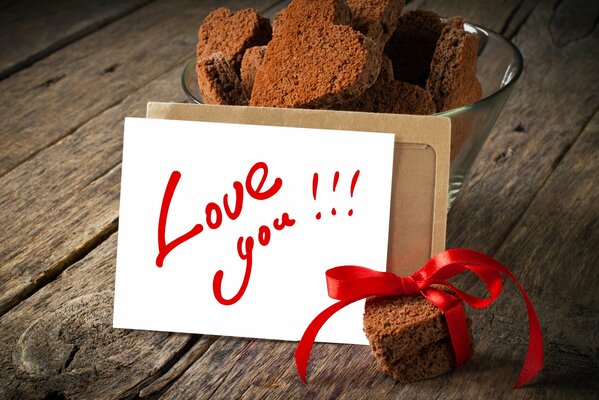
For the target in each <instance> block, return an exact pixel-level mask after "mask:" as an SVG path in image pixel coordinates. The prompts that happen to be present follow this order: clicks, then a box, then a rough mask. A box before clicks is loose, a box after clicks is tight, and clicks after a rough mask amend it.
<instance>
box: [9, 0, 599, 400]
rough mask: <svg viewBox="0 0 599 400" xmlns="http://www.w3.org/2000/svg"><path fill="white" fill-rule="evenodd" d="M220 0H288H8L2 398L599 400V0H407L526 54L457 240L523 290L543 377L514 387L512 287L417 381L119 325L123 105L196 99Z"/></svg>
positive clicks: (266, 3) (282, 351)
mask: <svg viewBox="0 0 599 400" xmlns="http://www.w3.org/2000/svg"><path fill="white" fill-rule="evenodd" d="M96 3H98V4H96ZM498 3H501V4H498ZM220 5H224V6H228V7H232V8H241V7H246V6H252V7H255V8H258V9H259V10H261V11H263V12H264V13H265V14H266V15H268V16H270V17H272V16H274V14H275V13H276V12H277V11H278V10H279V9H281V8H282V7H283V6H284V5H285V4H284V2H283V3H281V2H280V1H277V0H244V1H210V2H208V1H187V0H156V1H148V0H131V1H127V2H122V1H116V0H107V1H104V2H101V3H100V2H86V1H70V0H56V1H51V2H36V1H33V0H12V1H11V0H1V1H0V117H1V118H0V121H1V125H0V126H1V129H0V221H2V228H1V230H0V232H1V234H0V238H1V241H0V398H2V399H5V398H8V399H12V398H15V399H16V398H24V399H28V398H34V399H42V398H43V399H65V398H89V399H101V398H117V397H118V398H142V399H151V398H158V397H160V398H167V399H169V398H219V399H220V398H222V399H234V398H247V399H254V398H282V399H287V398H317V399H321V398H348V399H353V398H372V399H384V398H399V397H403V398H427V399H428V398H443V399H445V398H485V399H493V398H514V397H516V398H521V397H524V398H597V397H596V396H597V394H596V393H597V390H598V389H599V334H598V332H599V318H598V310H599V290H598V285H599V279H598V278H599V180H598V178H597V176H598V175H599V152H598V150H599V115H598V114H597V108H598V104H599V98H598V95H599V73H598V71H599V56H598V54H599V53H597V49H599V34H598V32H599V31H598V29H597V21H598V15H599V7H598V3H597V2H596V1H582V0H580V1H577V0H571V1H569V0H564V1H535V0H522V1H519V0H505V1H503V2H479V1H477V0H469V1H464V0H461V1H458V0H456V1H440V0H439V1H416V2H412V3H411V4H410V5H409V7H411V8H415V7H423V8H430V9H434V10H436V11H438V12H440V13H441V14H442V15H448V16H449V15H458V14H460V15H463V16H465V17H466V19H467V20H469V21H472V22H475V23H478V24H481V25H483V26H487V27H489V28H491V29H493V30H496V31H499V32H502V33H503V34H504V35H506V36H508V37H510V38H512V40H513V41H514V42H515V43H516V44H517V45H518V46H519V48H520V49H521V50H522V53H523V54H524V58H525V64H526V66H525V72H524V74H523V76H522V78H521V80H520V82H519V83H518V85H517V88H516V90H515V91H514V94H513V95H512V98H511V99H510V101H509V102H508V104H507V106H506V108H505V109H504V111H503V113H502V114H501V116H500V118H499V120H498V121H497V123H496V125H495V127H494V129H493V132H492V134H491V136H490V138H489V140H488V142H487V143H486V145H485V147H484V149H483V150H482V153H481V154H480V156H479V158H478V160H477V162H476V165H475V166H474V168H473V170H472V173H471V176H470V177H469V179H468V182H467V184H466V186H465V188H464V190H463V192H462V193H461V194H460V196H459V198H458V199H457V201H456V203H455V205H454V206H453V208H452V209H451V212H450V215H449V222H448V225H449V228H448V244H447V245H448V247H458V246H459V247H469V248H472V249H477V250H480V251H483V252H486V253H488V254H489V255H492V256H494V257H496V258H497V259H498V260H500V261H501V262H502V263H504V264H505V265H507V266H508V267H509V268H510V269H511V270H512V271H513V273H514V274H515V275H516V276H517V277H518V278H519V279H520V280H521V282H523V283H524V286H525V287H526V288H527V290H528V293H529V294H530V296H531V298H532V300H533V302H534V303H535V305H536V307H537V311H538V313H539V315H540V319H541V325H542V328H543V333H544V335H545V346H546V351H545V356H546V361H545V368H544V370H543V371H542V372H541V374H540V375H539V376H538V377H537V378H536V379H535V380H534V381H533V382H532V383H531V384H530V385H528V386H527V387H525V388H523V389H520V390H516V391H515V390H513V389H512V386H513V384H514V382H515V380H516V376H517V374H518V371H519V369H520V366H521V363H522V360H523V358H524V353H525V351H526V342H527V339H528V336H527V335H528V333H527V322H526V314H525V310H524V307H523V303H522V300H521V298H520V297H519V294H518V292H517V290H516V288H515V286H514V285H512V284H510V283H507V284H506V287H505V292H504V294H503V295H502V296H501V298H500V300H499V301H498V302H497V303H496V304H495V305H493V306H492V307H490V308H489V309H486V310H481V311H476V310H474V311H472V312H470V315H471V316H472V319H473V323H474V345H475V351H476V354H475V356H474V357H473V358H472V359H471V361H470V362H468V363H467V364H466V365H465V366H464V367H463V368H461V369H459V370H458V371H456V372H454V373H451V374H447V375H444V376H441V377H439V378H437V379H432V380H427V381H423V382H418V383H414V384H410V385H402V384H399V383H394V382H393V381H392V380H391V379H390V378H389V377H387V376H385V375H383V374H381V373H379V372H378V371H377V370H376V368H375V364H374V362H373V358H372V356H371V354H370V350H369V349H368V348H367V347H362V346H343V345H330V344H319V345H316V347H315V349H314V351H313V355H312V364H311V368H310V379H309V383H308V384H307V385H303V384H302V383H301V382H300V380H299V379H298V377H297V375H296V371H295V366H294V364H293V360H292V356H293V352H294V349H295V343H284V342H276V341H267V340H252V339H239V338H230V337H214V336H202V335H187V334H171V333H162V332H140V331H129V330H115V329H112V327H111V323H112V296H113V288H114V266H115V255H116V246H115V245H116V237H117V233H118V210H119V183H120V182H119V181H120V173H121V148H122V131H123V119H124V117H125V116H143V115H144V114H145V105H146V102H147V101H149V100H158V101H178V102H183V101H185V97H184V95H183V92H182V91H181V89H180V87H179V77H180V74H181V71H182V66H183V64H184V62H185V60H186V59H188V58H189V57H190V56H191V55H192V54H193V52H194V46H195V40H196V30H197V28H198V26H199V24H200V23H201V21H202V19H203V17H204V16H205V15H206V14H207V13H208V12H209V11H210V10H212V9H214V8H216V7H217V6H220ZM457 283H458V284H459V285H462V286H463V287H465V288H467V289H474V290H475V291H477V290H479V289H480V287H479V285H477V284H475V283H474V281H473V280H469V279H466V278H464V279H458V282H457Z"/></svg>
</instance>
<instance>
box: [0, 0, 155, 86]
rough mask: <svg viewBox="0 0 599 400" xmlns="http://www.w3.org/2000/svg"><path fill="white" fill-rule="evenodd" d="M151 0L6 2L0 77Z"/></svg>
mask: <svg viewBox="0 0 599 400" xmlns="http://www.w3.org/2000/svg"><path fill="white" fill-rule="evenodd" d="M149 1H150V0H128V1H118V0H108V1H102V2H97V1H92V2H90V1H80V0H59V1H36V0H25V1H19V2H15V3H12V4H7V5H5V6H4V7H3V8H2V12H1V13H0V79H3V78H5V77H6V76H8V75H10V74H12V73H14V72H16V71H18V70H19V69H21V68H24V67H27V66H28V65H31V64H32V63H34V62H35V61H37V60H39V59H41V58H43V57H45V56H46V55H48V54H50V53H52V52H54V51H56V50H57V49H59V48H61V47H64V46H66V45H67V44H69V43H71V42H73V41H75V40H77V39H79V38H81V37H83V36H85V35H86V34H89V33H90V32H93V31H94V30H96V29H98V28H100V27H102V26H104V25H107V24H109V23H110V22H112V21H114V20H116V19H118V18H120V17H122V16H123V15H125V14H128V13H130V12H132V11H133V10H136V9H138V8H140V7H142V6H143V5H144V4H147V3H148V2H149Z"/></svg>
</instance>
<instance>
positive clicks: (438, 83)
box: [426, 17, 482, 111]
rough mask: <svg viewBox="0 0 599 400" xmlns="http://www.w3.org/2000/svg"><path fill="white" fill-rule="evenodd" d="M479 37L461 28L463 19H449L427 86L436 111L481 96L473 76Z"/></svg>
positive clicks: (434, 56) (466, 102) (449, 108)
mask: <svg viewBox="0 0 599 400" xmlns="http://www.w3.org/2000/svg"><path fill="white" fill-rule="evenodd" d="M477 52H478V38H477V37H476V36H474V35H473V34H471V33H468V32H466V31H465V30H464V20H463V19H462V18H459V17H454V18H450V19H448V20H447V21H446V22H445V23H444V28H443V31H442V32H441V36H440V37H439V40H438V41H437V46H436V48H435V53H434V55H433V60H432V62H431V69H430V74H429V77H428V80H427V82H426V88H427V90H428V91H429V92H430V93H431V95H432V96H433V100H434V102H435V105H436V107H437V111H446V110H451V109H453V108H456V107H461V106H463V105H466V104H469V103H472V102H474V101H476V100H478V99H480V98H481V96H482V88H481V85H480V82H479V81H478V79H477V78H476V57H477Z"/></svg>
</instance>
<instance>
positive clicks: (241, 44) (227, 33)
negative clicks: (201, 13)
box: [197, 7, 272, 74]
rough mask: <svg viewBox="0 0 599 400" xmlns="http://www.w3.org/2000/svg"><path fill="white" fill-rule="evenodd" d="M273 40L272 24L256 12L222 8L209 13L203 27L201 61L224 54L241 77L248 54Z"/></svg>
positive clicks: (199, 44) (200, 35) (198, 52)
mask: <svg viewBox="0 0 599 400" xmlns="http://www.w3.org/2000/svg"><path fill="white" fill-rule="evenodd" d="M271 37H272V29H271V27H270V21H269V20H268V18H264V17H263V16H261V15H260V14H259V13H258V12H257V11H256V10H254V9H250V8H246V9H243V10H240V11H238V12H236V13H233V11H231V10H229V9H227V8H224V7H221V8H218V9H216V10H214V11H213V12H211V13H210V14H208V16H207V17H206V18H205V19H204V22H203V23H202V26H201V27H200V30H199V32H198V46H197V58H198V60H199V59H202V58H205V57H210V56H211V55H212V54H213V53H216V52H221V53H223V54H224V55H225V57H226V59H227V61H228V62H229V64H231V66H232V67H233V70H234V71H235V72H236V73H238V74H239V69H240V67H241V59H242V58H243V54H244V53H245V51H246V50H247V49H248V48H250V47H254V46H262V45H265V44H267V43H268V42H269V41H270V39H271Z"/></svg>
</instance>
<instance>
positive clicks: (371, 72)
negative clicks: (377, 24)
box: [250, 0, 381, 108]
mask: <svg viewBox="0 0 599 400" xmlns="http://www.w3.org/2000/svg"><path fill="white" fill-rule="evenodd" d="M348 16H349V12H348V11H347V5H346V4H345V2H344V1H341V0H324V1H310V0H293V1H292V2H291V4H290V5H289V6H288V7H287V8H286V9H285V10H284V11H283V12H282V13H281V14H280V15H279V16H278V17H277V18H276V22H275V27H274V34H273V38H272V40H271V41H270V43H269V44H268V48H267V50H266V55H265V56H264V60H263V62H262V65H261V66H260V69H259V70H258V73H257V74H256V80H255V82H254V88H253V90H252V96H251V100H250V104H251V105H254V106H269V107H295V108H328V107H330V106H332V105H333V104H336V103H339V102H342V101H348V100H350V99H354V98H356V97H358V96H359V95H360V94H361V93H363V92H364V90H366V88H368V87H369V86H371V85H372V84H373V83H374V82H375V80H376V78H377V75H378V73H379V68H380V60H381V58H380V52H378V51H377V47H378V46H377V44H376V43H375V42H374V41H373V40H372V39H370V38H368V37H366V36H364V35H363V34H361V33H360V32H358V31H356V30H354V29H353V28H352V27H351V26H349V25H340V24H349V23H350V21H349V18H348Z"/></svg>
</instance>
